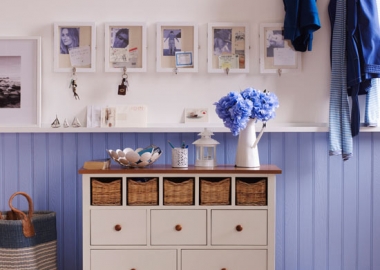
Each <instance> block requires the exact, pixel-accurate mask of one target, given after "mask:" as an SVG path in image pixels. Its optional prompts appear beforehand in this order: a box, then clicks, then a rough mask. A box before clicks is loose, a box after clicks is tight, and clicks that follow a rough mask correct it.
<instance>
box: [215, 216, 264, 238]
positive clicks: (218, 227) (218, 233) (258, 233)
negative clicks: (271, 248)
mask: <svg viewBox="0 0 380 270" xmlns="http://www.w3.org/2000/svg"><path fill="white" fill-rule="evenodd" d="M239 226H240V228H239ZM267 228H268V213H267V210H212V211H211V244H212V245H263V246H265V245H267V243H268V229H267ZM240 229H241V230H240Z"/></svg>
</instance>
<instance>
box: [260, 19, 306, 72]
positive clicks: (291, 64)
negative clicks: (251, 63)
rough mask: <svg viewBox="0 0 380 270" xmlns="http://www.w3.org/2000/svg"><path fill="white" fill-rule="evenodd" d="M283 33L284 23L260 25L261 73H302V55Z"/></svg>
mask: <svg viewBox="0 0 380 270" xmlns="http://www.w3.org/2000/svg"><path fill="white" fill-rule="evenodd" d="M283 31H284V26H283V23H261V24H260V38H259V40H260V46H259V47H260V73H276V74H279V75H281V73H291V72H300V71H301V68H302V67H301V53H300V52H297V51H295V50H294V48H293V46H292V44H291V42H290V40H286V39H284V35H283Z"/></svg>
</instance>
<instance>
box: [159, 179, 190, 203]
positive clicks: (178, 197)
mask: <svg viewBox="0 0 380 270" xmlns="http://www.w3.org/2000/svg"><path fill="white" fill-rule="evenodd" d="M193 204H194V179H189V180H186V181H183V182H180V183H177V182H173V181H170V180H167V179H164V205H193Z"/></svg>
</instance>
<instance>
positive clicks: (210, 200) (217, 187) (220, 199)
mask: <svg viewBox="0 0 380 270" xmlns="http://www.w3.org/2000/svg"><path fill="white" fill-rule="evenodd" d="M200 182H201V187H200V204H201V205H229V204H231V192H230V190H231V178H225V179H223V180H216V181H214V180H211V179H209V180H206V179H201V181H200Z"/></svg>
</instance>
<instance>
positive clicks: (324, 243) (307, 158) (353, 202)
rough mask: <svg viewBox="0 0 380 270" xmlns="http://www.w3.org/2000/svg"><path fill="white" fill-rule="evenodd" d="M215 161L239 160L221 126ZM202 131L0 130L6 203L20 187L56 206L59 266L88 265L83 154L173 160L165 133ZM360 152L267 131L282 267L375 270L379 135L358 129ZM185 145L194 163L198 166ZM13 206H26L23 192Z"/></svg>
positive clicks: (322, 136)
mask: <svg viewBox="0 0 380 270" xmlns="http://www.w3.org/2000/svg"><path fill="white" fill-rule="evenodd" d="M214 138H215V139H216V140H218V141H219V142H220V145H219V146H218V148H217V155H218V156H217V159H218V163H220V164H223V163H224V164H233V163H234V160H235V150H236V144H237V138H236V137H233V136H232V135H231V134H230V133H217V134H215V136H214ZM196 139H198V134H197V133H178V134H177V133H153V134H152V133H79V134H76V133H63V134H61V133H46V134H44V133H32V134H28V133H27V134H0V148H1V151H0V210H8V199H9V197H10V196H11V194H12V193H13V192H15V191H19V190H22V191H25V192H27V193H29V194H30V195H31V196H32V198H33V200H34V203H35V210H52V211H55V212H56V213H57V224H58V243H59V245H58V260H59V269H61V270H73V269H78V270H80V269H82V267H81V265H82V257H81V250H82V242H81V238H82V233H81V226H82V220H81V214H82V205H81V193H82V190H81V175H78V173H77V170H78V168H79V167H81V166H82V164H83V162H84V161H85V160H89V159H96V158H103V157H107V154H106V152H105V149H117V148H124V147H131V148H137V147H141V146H147V145H149V144H152V143H153V144H156V145H158V146H160V147H161V148H162V150H163V151H164V154H163V156H161V157H160V159H159V160H158V161H157V163H159V164H165V163H170V159H171V155H170V153H171V152H170V147H169V146H168V144H167V140H170V141H171V142H172V143H173V144H175V145H179V144H180V143H181V142H182V141H185V142H186V143H189V144H190V143H192V142H193V141H195V140H196ZM354 150H355V152H354V157H353V158H352V159H350V160H349V161H346V162H343V161H342V160H341V157H329V156H328V134H327V133H266V134H265V135H264V136H263V138H262V140H261V141H260V144H259V152H260V159H261V163H262V164H268V163H271V164H276V165H277V166H279V167H280V168H281V169H282V170H283V174H282V175H279V176H278V182H277V215H276V269H277V270H306V269H307V270H364V269H366V270H367V269H368V270H377V269H379V265H380V256H378V254H379V252H380V196H379V194H380V165H379V164H380V134H379V133H361V134H360V135H359V137H358V138H356V139H355V141H354ZM194 156H195V153H194V148H193V147H192V146H191V145H190V147H189V162H190V163H192V164H193V163H194ZM14 204H15V206H17V207H19V208H21V209H26V208H27V206H26V201H24V199H23V198H18V199H17V200H16V201H15V203H14Z"/></svg>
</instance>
